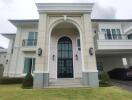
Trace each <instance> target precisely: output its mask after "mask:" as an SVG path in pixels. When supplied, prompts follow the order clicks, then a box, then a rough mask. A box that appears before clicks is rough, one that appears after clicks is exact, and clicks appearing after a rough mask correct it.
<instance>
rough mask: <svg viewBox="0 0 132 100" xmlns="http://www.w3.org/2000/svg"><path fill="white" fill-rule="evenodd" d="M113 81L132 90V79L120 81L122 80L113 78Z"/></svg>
mask: <svg viewBox="0 0 132 100" xmlns="http://www.w3.org/2000/svg"><path fill="white" fill-rule="evenodd" d="M112 83H113V85H115V86H117V87H120V88H122V89H125V90H127V91H130V92H132V81H120V80H113V79H112Z"/></svg>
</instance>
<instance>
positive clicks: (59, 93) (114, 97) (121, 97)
mask: <svg viewBox="0 0 132 100" xmlns="http://www.w3.org/2000/svg"><path fill="white" fill-rule="evenodd" d="M0 100H132V93H130V92H127V91H125V90H122V89H120V88H117V87H99V88H66V89H22V88H21V86H20V85H0Z"/></svg>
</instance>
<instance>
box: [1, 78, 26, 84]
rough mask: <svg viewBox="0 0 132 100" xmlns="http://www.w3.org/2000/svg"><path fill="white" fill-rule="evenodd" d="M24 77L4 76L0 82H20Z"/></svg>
mask: <svg viewBox="0 0 132 100" xmlns="http://www.w3.org/2000/svg"><path fill="white" fill-rule="evenodd" d="M23 79H24V78H23V77H2V78H0V84H19V83H22V82H23Z"/></svg>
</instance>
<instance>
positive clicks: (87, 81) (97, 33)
mask: <svg viewBox="0 0 132 100" xmlns="http://www.w3.org/2000/svg"><path fill="white" fill-rule="evenodd" d="M92 6H93V4H37V7H38V11H39V16H40V17H39V20H10V22H11V23H12V24H14V25H15V26H16V27H17V33H16V36H14V38H13V39H12V38H10V40H11V41H10V45H9V49H8V55H9V56H8V57H7V58H8V61H9V62H8V64H7V66H6V67H5V71H4V75H5V76H10V77H21V76H24V75H25V74H26V73H24V70H25V69H24V68H25V67H24V65H25V59H26V58H27V59H28V60H29V61H32V63H31V65H32V64H33V63H34V62H33V59H36V60H35V70H34V71H33V72H32V73H33V74H34V77H35V82H34V87H46V86H47V83H45V81H47V80H48V79H49V80H50V79H58V59H59V58H58V41H59V39H61V38H62V37H68V38H69V39H70V40H71V41H72V61H73V62H72V64H73V66H72V67H73V77H72V78H73V79H76V78H80V79H83V81H84V85H88V86H98V79H97V74H95V73H97V72H98V71H97V66H101V67H103V69H104V70H106V71H110V70H112V69H114V68H118V67H129V66H131V65H132V53H131V49H132V37H131V36H129V37H128V35H130V34H132V26H131V25H132V20H110V19H108V20H103V19H91V17H90V16H91V15H90V14H91V11H92ZM102 29H104V30H105V31H106V33H104V32H102ZM109 31H110V34H109ZM31 32H32V33H33V34H35V33H37V36H36V37H37V38H36V37H35V35H32V36H31V37H32V38H33V39H32V41H31V44H30V43H29V40H31V39H29V34H30V33H31ZM118 33H119V34H118ZM78 38H80V44H81V50H79V49H78V43H77V40H78ZM13 41H14V42H13ZM29 44H30V45H29ZM39 48H41V50H42V55H41V56H39V55H38V49H39ZM91 48H92V49H93V50H94V52H93V55H92V54H90V53H91V52H92V51H91V52H89V50H90V49H91ZM11 49H13V53H12V54H11ZM29 58H30V59H29ZM95 58H96V59H95ZM123 58H125V59H127V66H125V65H124V64H123V60H122V59H123ZM32 67H33V65H32ZM42 77H43V80H45V81H44V82H43V81H42ZM37 81H39V83H36V82H37ZM94 83H96V84H94Z"/></svg>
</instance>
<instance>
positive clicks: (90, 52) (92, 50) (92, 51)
mask: <svg viewBox="0 0 132 100" xmlns="http://www.w3.org/2000/svg"><path fill="white" fill-rule="evenodd" d="M89 54H90V55H93V54H94V49H93V48H92V47H91V48H89Z"/></svg>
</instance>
